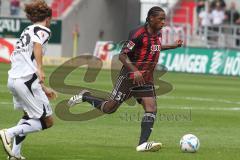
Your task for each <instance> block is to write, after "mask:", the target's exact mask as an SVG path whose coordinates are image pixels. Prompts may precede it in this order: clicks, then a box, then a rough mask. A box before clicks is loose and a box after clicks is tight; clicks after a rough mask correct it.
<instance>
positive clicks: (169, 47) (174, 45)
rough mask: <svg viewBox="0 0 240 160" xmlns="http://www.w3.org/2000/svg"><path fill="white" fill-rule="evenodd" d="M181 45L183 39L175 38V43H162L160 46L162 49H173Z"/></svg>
mask: <svg viewBox="0 0 240 160" xmlns="http://www.w3.org/2000/svg"><path fill="white" fill-rule="evenodd" d="M182 45H183V41H182V40H177V41H176V42H175V44H173V45H163V46H162V47H161V50H162V51H164V50H168V49H175V48H179V47H182Z"/></svg>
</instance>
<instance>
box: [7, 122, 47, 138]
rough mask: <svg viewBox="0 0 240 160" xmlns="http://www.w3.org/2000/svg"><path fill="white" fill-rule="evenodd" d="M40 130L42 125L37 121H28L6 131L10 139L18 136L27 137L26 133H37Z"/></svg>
mask: <svg viewBox="0 0 240 160" xmlns="http://www.w3.org/2000/svg"><path fill="white" fill-rule="evenodd" d="M40 130H42V124H41V122H40V120H39V119H29V120H27V121H25V122H24V123H23V124H21V125H17V126H15V127H12V128H9V129H7V134H8V136H10V138H13V137H15V136H18V135H21V134H23V135H27V134H28V133H33V132H38V131H40Z"/></svg>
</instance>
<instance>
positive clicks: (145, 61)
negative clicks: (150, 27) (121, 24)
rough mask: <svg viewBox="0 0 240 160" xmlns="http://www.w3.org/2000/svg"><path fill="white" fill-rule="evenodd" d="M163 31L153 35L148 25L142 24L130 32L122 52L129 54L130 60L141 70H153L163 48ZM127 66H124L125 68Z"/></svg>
mask: <svg viewBox="0 0 240 160" xmlns="http://www.w3.org/2000/svg"><path fill="white" fill-rule="evenodd" d="M161 39H162V35H161V32H159V33H158V34H155V35H151V34H150V33H148V31H147V27H146V25H144V26H140V27H139V28H137V29H135V30H133V31H131V32H130V34H129V39H128V41H127V43H125V44H124V45H123V48H122V50H121V53H124V54H127V56H128V58H129V59H130V61H131V62H132V63H133V64H134V66H135V67H136V68H137V69H138V70H139V71H141V72H145V71H151V72H153V70H154V68H155V66H156V64H157V63H158V58H159V54H160V50H161ZM126 69H127V68H125V66H123V70H125V71H126Z"/></svg>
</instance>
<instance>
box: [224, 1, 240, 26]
mask: <svg viewBox="0 0 240 160" xmlns="http://www.w3.org/2000/svg"><path fill="white" fill-rule="evenodd" d="M225 15H226V23H227V24H237V21H238V19H239V18H240V14H239V12H238V11H237V9H236V3H235V2H231V6H230V8H229V9H228V10H227V11H226V13H225Z"/></svg>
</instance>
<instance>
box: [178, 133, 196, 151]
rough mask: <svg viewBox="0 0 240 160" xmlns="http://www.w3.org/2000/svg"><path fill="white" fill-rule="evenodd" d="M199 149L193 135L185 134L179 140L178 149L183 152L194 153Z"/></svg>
mask: <svg viewBox="0 0 240 160" xmlns="http://www.w3.org/2000/svg"><path fill="white" fill-rule="evenodd" d="M199 147H200V141H199V139H198V138H197V137H196V136H195V135H193V134H186V135H184V136H183V137H182V138H181V140H180V149H181V150H182V151H183V152H189V153H195V152H197V150H198V149H199Z"/></svg>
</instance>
